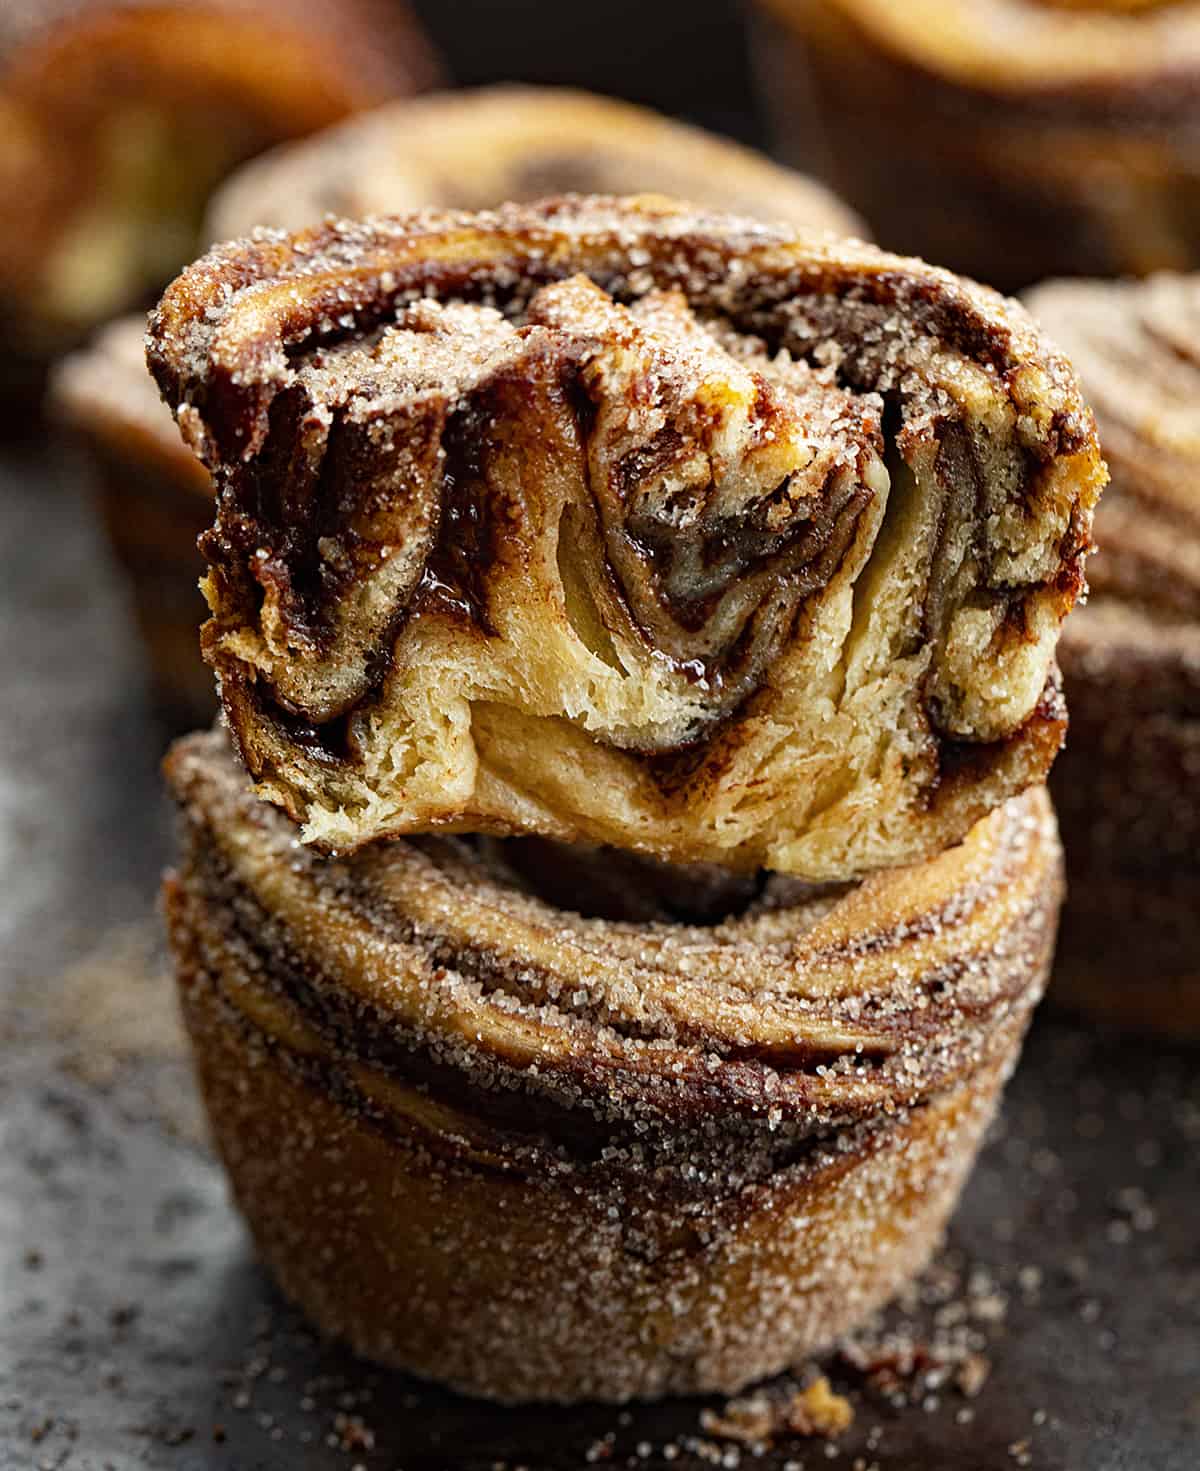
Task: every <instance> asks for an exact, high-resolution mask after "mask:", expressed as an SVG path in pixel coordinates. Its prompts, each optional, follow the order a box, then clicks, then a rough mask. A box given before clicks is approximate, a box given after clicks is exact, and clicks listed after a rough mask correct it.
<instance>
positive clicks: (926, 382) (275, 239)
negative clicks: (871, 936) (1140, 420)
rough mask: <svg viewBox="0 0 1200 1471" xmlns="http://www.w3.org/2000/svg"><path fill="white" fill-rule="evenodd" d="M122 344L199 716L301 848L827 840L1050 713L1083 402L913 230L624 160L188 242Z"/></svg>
mask: <svg viewBox="0 0 1200 1471" xmlns="http://www.w3.org/2000/svg"><path fill="white" fill-rule="evenodd" d="M150 362H151V367H152V369H153V371H154V373H155V376H156V377H157V379H158V382H159V385H160V387H161V388H162V390H163V393H164V395H165V397H166V398H167V400H168V402H169V403H171V405H172V406H173V407H174V408H175V410H176V413H177V417H178V419H179V423H180V426H181V428H182V429H183V431H184V434H185V436H186V437H187V438H188V440H189V442H190V443H191V444H192V446H193V448H195V449H196V451H197V453H198V454H199V455H200V456H201V458H202V459H203V460H204V461H205V463H206V464H207V465H208V466H209V468H210V469H211V471H212V472H213V474H214V477H215V479H216V482H217V487H218V502H217V507H218V512H217V524H216V526H215V528H214V530H213V531H212V533H211V534H210V535H208V536H207V537H206V538H205V542H204V550H205V552H206V555H207V557H208V560H209V563H210V574H209V577H208V580H207V584H206V595H207V596H208V599H209V603H210V607H211V608H212V610H213V617H212V619H211V620H210V622H209V624H208V625H207V627H206V629H205V633H204V638H203V646H204V650H205V654H206V657H207V658H208V659H209V661H210V662H211V663H212V664H213V666H214V667H215V668H216V670H217V671H218V673H219V675H220V680H221V692H222V699H223V702H224V706H225V711H226V715H227V717H228V719H229V722H230V726H231V728H232V730H233V732H234V735H235V738H236V740H237V743H238V747H239V750H240V752H241V754H242V756H243V758H244V760H245V762H246V764H247V766H248V767H249V769H250V771H251V773H252V774H253V775H254V777H255V778H256V781H257V783H258V789H259V791H260V793H261V794H262V795H264V796H267V797H269V798H271V799H272V800H274V801H276V802H278V803H279V804H280V805H282V806H283V807H284V808H285V809H286V810H287V811H288V812H289V813H290V814H291V815H292V816H293V817H294V818H296V819H298V820H300V821H302V822H303V823H304V824H305V828H304V836H305V838H306V839H307V840H308V841H310V842H314V843H316V844H318V845H320V846H321V847H323V848H325V849H326V850H348V849H351V848H353V847H356V846H358V845H360V844H362V843H363V842H366V841H369V840H372V839H376V838H380V837H384V836H392V835H396V834H400V833H406V832H413V831H421V830H427V829H430V828H435V827H436V828H441V829H457V830H469V831H486V832H493V833H499V834H506V833H522V832H530V833H541V834H543V835H547V836H550V837H554V838H558V839H566V840H572V841H577V840H583V841H589V842H596V843H613V844H617V845H619V846H622V847H625V848H631V849H635V850H640V851H643V852H646V853H649V854H653V855H656V856H658V857H662V858H665V859H670V860H672V861H677V862H693V861H709V862H717V863H721V864H723V865H725V866H727V867H738V868H742V869H745V870H754V869H757V868H759V867H771V868H775V869H780V870H785V871H789V872H793V873H795V874H798V875H801V876H804V877H806V878H809V879H813V880H825V879H845V878H848V877H852V876H855V875H859V874H863V873H866V872H870V871H873V870H875V869H878V868H880V867H883V866H887V865H895V864H900V863H906V862H911V861H913V860H916V859H919V858H923V857H927V856H929V855H931V854H934V853H936V852H938V851H940V850H941V849H942V848H944V847H945V846H946V845H947V844H948V843H951V842H955V841H957V840H959V839H960V838H962V837H963V836H964V834H965V833H966V832H967V830H968V829H969V828H970V827H971V825H972V824H973V823H974V822H975V821H977V820H978V819H979V818H980V817H982V816H983V815H984V814H986V813H987V812H988V811H990V810H991V809H992V808H994V807H995V806H997V805H998V804H999V803H1001V802H1002V801H1003V800H1004V799H1006V798H1007V797H1008V796H1010V795H1012V794H1013V793H1015V792H1017V791H1020V790H1022V789H1023V788H1024V787H1026V786H1029V785H1031V784H1033V783H1036V782H1038V781H1040V780H1042V778H1043V777H1044V775H1045V772H1046V770H1047V768H1048V766H1049V762H1050V760H1051V759H1052V757H1053V754H1054V752H1055V751H1056V750H1057V748H1058V744H1059V741H1060V738H1061V731H1062V712H1061V708H1060V705H1059V702H1058V699H1057V694H1056V682H1055V681H1056V676H1055V671H1054V664H1053V656H1054V648H1055V644H1056V641H1057V636H1058V631H1059V626H1060V623H1061V620H1062V618H1063V617H1064V616H1065V614H1066V613H1067V612H1068V611H1069V609H1070V607H1071V605H1072V604H1073V602H1074V600H1075V598H1076V596H1077V594H1078V592H1079V590H1080V588H1081V587H1082V583H1083V571H1082V569H1083V559H1084V556H1085V554H1086V552H1087V550H1088V548H1089V546H1090V523H1091V513H1092V506H1093V503H1094V501H1095V498H1096V496H1097V494H1098V491H1099V488H1100V485H1101V483H1102V481H1103V469H1102V466H1101V464H1100V461H1099V457H1098V451H1097V446H1096V440H1095V432H1094V424H1093V422H1092V419H1091V415H1090V413H1089V411H1088V410H1087V409H1086V408H1085V407H1084V405H1083V403H1082V400H1081V399H1080V397H1079V394H1078V390H1077V387H1076V384H1075V381H1074V378H1073V377H1072V375H1071V372H1070V370H1069V368H1068V367H1067V365H1066V363H1065V361H1064V360H1063V359H1062V358H1060V357H1059V356H1058V355H1057V354H1056V353H1055V352H1054V351H1053V349H1051V348H1050V347H1049V346H1048V344H1047V343H1046V342H1045V341H1044V340H1043V339H1042V338H1041V337H1040V336H1039V335H1038V333H1037V331H1036V330H1035V328H1034V326H1033V324H1032V322H1031V321H1030V319H1029V318H1028V317H1027V316H1026V315H1025V314H1024V313H1023V312H1022V311H1021V310H1020V308H1018V307H1017V306H1016V305H1015V304H1014V303H1006V302H1004V301H1003V300H1002V299H1001V298H999V297H997V296H995V295H993V294H991V293H989V292H986V291H984V290H982V289H980V288H977V287H973V286H970V285H969V284H967V283H963V282H961V281H959V280H957V279H956V278H954V277H952V276H949V275H948V274H946V273H944V272H941V271H937V270H935V269H933V268H930V267H927V266H924V265H922V264H920V263H918V262H913V261H905V260H901V259H899V258H897V257H894V256H888V255H885V254H883V253H881V252H878V251H875V250H874V249H873V248H871V247H869V246H865V245H862V244H859V243H856V242H848V241H847V242H842V241H835V240H832V239H830V238H828V237H824V238H816V237H808V236H799V237H797V236H795V235H793V234H791V233H790V232H788V231H786V230H784V229H781V228H776V227H770V226H764V225H758V224H753V223H750V222H748V221H743V220H737V219H733V218H729V217H725V216H720V215H706V214H702V213H697V212H695V211H693V210H690V209H688V208H686V207H682V206H678V205H674V204H671V203H669V202H667V201H661V200H655V199H642V200H633V201H613V200H602V199H601V200H595V199H593V200H587V199H565V200H560V201H551V202H549V203H546V204H543V205H540V206H529V207H506V208H505V209H502V210H500V211H498V212H497V213H495V214H481V215H454V214H450V215H445V214H423V215H414V216H408V217H404V218H397V219H395V220H390V221H388V220H385V221H375V222H370V223H367V224H365V225H361V226H353V225H349V224H346V223H337V222H330V223H327V224H326V225H324V226H321V227H319V228H317V229H314V230H311V231H308V232H304V233H301V234H299V235H295V236H287V235H283V234H278V233H270V232H266V233H262V234H260V235H258V236H256V237H255V238H253V239H250V240H246V241H242V242H237V243H234V244H231V245H228V246H224V247H219V248H218V249H216V250H215V251H213V252H212V253H211V254H210V255H208V256H207V257H205V258H204V259H203V260H202V261H200V262H198V263H197V264H196V265H195V266H193V267H192V268H190V269H189V270H188V271H187V272H185V274H184V275H183V276H182V277H180V279H179V280H178V281H177V282H176V283H175V285H174V286H173V287H172V288H171V289H170V290H169V291H168V293H167V294H166V296H165V297H164V299H163V302H162V303H161V305H160V307H159V309H158V311H157V313H156V314H155V317H154V319H153V322H152V328H151V346H150Z"/></svg>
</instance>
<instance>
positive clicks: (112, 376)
mask: <svg viewBox="0 0 1200 1471" xmlns="http://www.w3.org/2000/svg"><path fill="white" fill-rule="evenodd" d="M145 339H146V322H145V318H144V317H142V316H141V314H140V313H139V314H137V315H135V316H131V317H122V318H120V319H119V320H118V321H116V322H114V323H111V324H110V325H109V326H107V327H105V328H104V329H103V330H102V331H101V332H100V333H99V334H98V335H97V336H96V338H95V339H94V341H93V342H92V344H91V345H90V346H89V347H88V348H86V349H84V350H81V351H79V352H75V353H72V354H71V355H70V356H68V357H66V358H64V359H63V360H62V361H61V362H60V363H59V364H57V366H56V367H55V368H54V369H53V371H52V375H51V379H50V406H51V412H52V415H53V417H54V419H55V420H57V421H58V422H59V423H60V424H62V425H64V426H65V427H66V428H67V429H68V430H69V431H70V432H71V435H72V438H73V439H74V440H75V441H76V444H77V446H78V447H79V449H80V450H81V451H82V453H83V454H84V456H85V457H86V462H87V465H88V467H89V471H90V476H89V478H90V481H91V485H92V488H93V489H94V491H95V494H96V499H97V503H98V505H99V507H100V511H101V514H102V516H103V520H104V526H105V529H106V530H107V532H108V535H109V538H110V540H111V543H112V547H113V550H114V552H115V553H116V556H117V559H118V561H119V562H120V564H121V566H122V568H123V569H124V571H125V573H126V574H127V577H128V582H129V588H130V593H131V596H132V601H133V610H134V613H135V615H136V618H137V623H138V629H139V632H140V633H141V636H142V640H143V642H144V645H145V650H146V657H147V661H148V665H149V674H150V678H151V682H152V685H153V690H154V693H155V696H156V698H157V700H158V703H159V705H160V708H161V709H162V711H163V713H164V715H165V716H166V717H167V718H168V720H169V722H170V723H171V725H172V726H173V727H175V728H178V729H186V728H188V727H191V726H194V725H196V724H207V722H208V721H209V720H210V719H211V718H212V711H213V702H214V695H213V679H212V673H211V671H210V670H208V669H207V668H206V667H205V665H204V662H203V660H202V659H201V658H200V652H199V645H198V639H197V628H198V627H199V623H200V620H201V618H202V617H203V615H204V599H203V598H202V597H201V595H200V590H199V586H198V583H199V579H200V574H201V571H202V570H203V567H202V562H201V558H200V554H199V552H198V551H197V550H196V538H197V537H198V536H199V535H200V533H201V532H202V531H205V530H206V529H207V528H208V527H209V526H210V525H211V524H212V515H213V507H212V482H211V481H210V479H209V476H208V471H207V470H205V468H204V466H203V465H201V463H200V461H199V460H198V459H197V458H196V456H195V455H194V454H193V453H192V452H191V450H190V449H188V447H187V445H185V444H184V442H183V440H182V438H181V437H180V434H179V429H178V427H177V426H176V424H175V421H174V419H173V418H172V417H171V415H170V413H169V412H168V411H167V409H166V408H165V407H164V405H163V403H162V400H161V399H160V397H159V394H158V389H157V388H156V387H155V385H154V380H153V379H152V378H151V377H150V374H149V373H148V372H147V371H146V341H145Z"/></svg>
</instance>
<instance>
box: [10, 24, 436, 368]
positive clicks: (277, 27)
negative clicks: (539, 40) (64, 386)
mask: <svg viewBox="0 0 1200 1471" xmlns="http://www.w3.org/2000/svg"><path fill="white" fill-rule="evenodd" d="M435 74H436V68H435V64H434V61H433V58H432V54H431V52H430V50H429V48H428V45H427V43H426V41H425V39H424V36H423V34H422V33H421V30H420V28H419V26H418V25H417V23H416V21H415V20H414V18H413V17H412V16H411V14H410V13H409V12H408V10H407V9H406V7H405V6H404V4H403V3H402V0H394V3H392V0H303V3H301V4H292V3H288V0H167V3H156V4H154V5H149V4H144V3H138V0H48V3H43V0H16V3H12V4H7V5H5V6H4V7H3V13H2V15H0V191H2V193H3V197H4V198H5V199H7V200H9V201H11V202H12V203H13V205H14V206H15V207H12V208H9V209H7V210H6V211H5V213H4V216H3V219H0V330H2V332H3V339H4V345H5V347H6V349H8V350H9V351H10V352H14V353H22V354H27V355H31V356H33V355H39V354H40V355H47V354H49V353H50V352H52V351H54V350H55V349H56V348H58V347H60V346H61V345H62V344H63V343H64V342H70V341H71V340H72V339H74V338H78V337H79V336H80V335H82V333H83V332H85V331H86V330H87V329H88V328H89V327H91V326H94V325H95V324H96V323H98V322H101V321H103V320H105V319H107V318H108V317H111V316H113V315H114V314H116V313H117V312H119V311H122V310H125V309H126V308H128V307H129V306H131V305H134V304H136V303H137V302H139V301H145V300H146V299H148V298H149V296H150V295H151V293H152V292H154V291H156V290H158V289H161V286H162V284H163V282H164V281H166V280H168V279H169V278H170V276H171V274H172V273H173V272H174V271H176V270H178V269H179V267H180V265H181V264H182V263H183V262H184V261H186V260H188V259H189V258H190V257H191V256H192V255H193V254H194V253H195V252H196V250H197V249H198V248H200V247H201V246H202V245H203V244H204V243H205V239H204V238H202V236H201V228H200V227H201V219H202V214H203V210H204V207H205V204H206V202H207V199H208V196H209V194H210V193H211V191H212V189H213V188H214V187H215V186H216V185H217V184H218V183H219V182H220V181H221V179H222V178H223V177H224V176H225V175H226V174H227V173H228V172H229V170H230V169H231V168H233V167H234V166H235V165H237V164H238V163H241V162H242V161H243V160H245V159H246V158H249V157H250V156H252V155H253V154H255V153H258V152H260V151H261V150H262V149H264V148H267V147H269V146H271V145H272V144H274V143H278V142H280V141H281V140H283V139H287V138H294V137H298V136H300V135H302V134H305V133H308V132H311V131H313V130H314V129H317V128H321V127H324V126H326V125H327V124H329V123H332V122H336V121H337V120H338V119H340V118H342V117H345V116H346V115H347V114H348V113H350V112H354V111H357V110H359V109H361V108H364V107H370V106H373V105H375V104H377V103H379V102H382V101H384V100H385V99H387V98H389V97H393V96H397V95H403V94H405V93H410V92H413V91H415V90H419V89H421V88H423V87H426V86H428V85H429V84H430V83H431V82H432V81H433V79H434V77H435ZM10 371H11V369H10V368H7V367H6V370H5V372H6V376H8V375H9V373H10Z"/></svg>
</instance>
